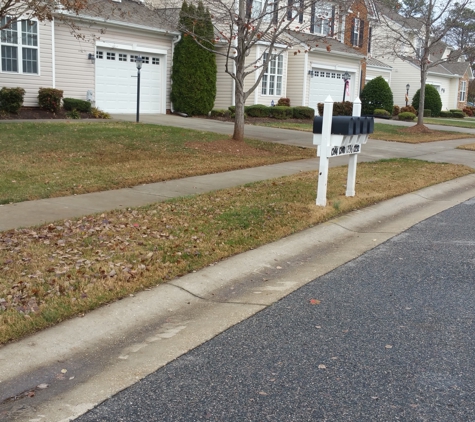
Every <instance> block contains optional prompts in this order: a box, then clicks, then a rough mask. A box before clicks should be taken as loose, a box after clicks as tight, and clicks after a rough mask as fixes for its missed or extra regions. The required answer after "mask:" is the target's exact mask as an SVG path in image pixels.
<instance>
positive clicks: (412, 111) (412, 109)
mask: <svg viewBox="0 0 475 422" xmlns="http://www.w3.org/2000/svg"><path fill="white" fill-rule="evenodd" d="M400 112H401V113H407V112H409V113H414V114H416V115H417V110H416V109H415V108H414V107H413V106H412V105H410V106H407V107H401V110H400Z"/></svg>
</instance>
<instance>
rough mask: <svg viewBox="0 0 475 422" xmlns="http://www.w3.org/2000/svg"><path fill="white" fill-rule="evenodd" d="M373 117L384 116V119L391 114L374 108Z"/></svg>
mask: <svg viewBox="0 0 475 422" xmlns="http://www.w3.org/2000/svg"><path fill="white" fill-rule="evenodd" d="M373 115H374V116H384V117H389V116H391V114H390V113H389V111H387V110H383V109H382V108H375V109H374V111H373Z"/></svg>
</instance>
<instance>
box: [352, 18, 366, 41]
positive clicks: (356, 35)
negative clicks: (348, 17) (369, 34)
mask: <svg viewBox="0 0 475 422" xmlns="http://www.w3.org/2000/svg"><path fill="white" fill-rule="evenodd" d="M363 34H364V20H361V19H358V18H353V23H352V26H351V45H352V46H353V47H363Z"/></svg>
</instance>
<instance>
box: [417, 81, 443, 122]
mask: <svg viewBox="0 0 475 422" xmlns="http://www.w3.org/2000/svg"><path fill="white" fill-rule="evenodd" d="M420 91H421V90H420V89H418V90H417V91H416V93H415V94H414V97H413V98H412V106H413V107H414V108H415V109H416V110H418V109H419V99H420V95H421V92H420ZM424 108H426V109H430V111H431V115H432V117H439V115H440V111H441V110H442V100H441V99H440V95H439V93H438V91H437V89H435V88H434V87H433V86H432V85H426V87H425V97H424Z"/></svg>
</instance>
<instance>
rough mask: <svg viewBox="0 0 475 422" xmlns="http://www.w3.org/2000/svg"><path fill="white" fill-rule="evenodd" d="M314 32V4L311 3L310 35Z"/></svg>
mask: <svg viewBox="0 0 475 422" xmlns="http://www.w3.org/2000/svg"><path fill="white" fill-rule="evenodd" d="M314 32H315V3H312V7H311V9H310V33H311V34H313V33H314Z"/></svg>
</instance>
